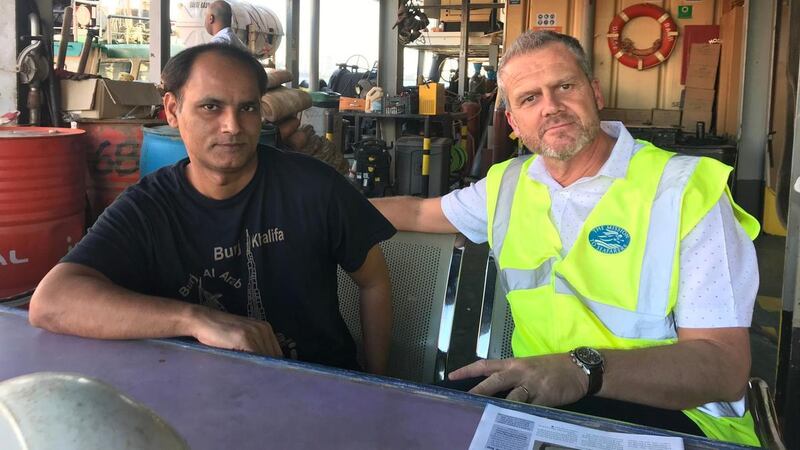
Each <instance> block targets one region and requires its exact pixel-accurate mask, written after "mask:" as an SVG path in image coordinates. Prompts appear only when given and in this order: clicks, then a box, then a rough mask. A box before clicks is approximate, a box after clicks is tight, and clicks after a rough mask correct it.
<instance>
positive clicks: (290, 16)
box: [285, 0, 300, 88]
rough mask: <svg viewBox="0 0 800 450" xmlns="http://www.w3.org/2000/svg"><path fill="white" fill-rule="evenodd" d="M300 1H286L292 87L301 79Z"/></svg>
mask: <svg viewBox="0 0 800 450" xmlns="http://www.w3.org/2000/svg"><path fill="white" fill-rule="evenodd" d="M299 39H300V0H286V44H285V45H286V68H287V69H289V72H291V73H292V87H293V88H297V86H298V78H299V77H300V63H299V61H300V57H299V54H300V45H299V43H298V41H299Z"/></svg>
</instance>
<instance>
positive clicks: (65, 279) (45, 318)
mask: <svg viewBox="0 0 800 450" xmlns="http://www.w3.org/2000/svg"><path fill="white" fill-rule="evenodd" d="M69 266H74V265H63V264H62V265H59V266H57V267H56V268H54V269H53V271H52V272H51V273H50V274H48V275H47V277H45V279H44V280H42V282H41V283H40V285H39V287H38V288H37V289H36V292H35V293H34V295H33V298H32V300H31V306H30V315H29V318H30V321H31V324H33V325H34V326H37V327H41V328H44V329H47V330H49V331H53V332H56V333H66V334H74V335H78V336H84V337H92V338H100V339H135V338H156V337H172V336H184V335H191V334H192V333H191V326H190V322H191V318H192V316H193V308H197V307H196V306H194V305H191V304H189V303H184V302H180V301H177V300H170V299H163V298H159V297H152V296H147V295H142V294H138V293H135V292H132V291H130V290H127V289H125V288H122V287H119V286H116V285H114V284H113V283H111V282H110V281H107V280H104V279H101V278H97V277H95V276H92V275H87V274H85V273H75V271H74V270H70V269H74V268H75V267H69Z"/></svg>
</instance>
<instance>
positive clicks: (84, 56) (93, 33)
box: [77, 28, 152, 73]
mask: <svg viewBox="0 0 800 450" xmlns="http://www.w3.org/2000/svg"><path fill="white" fill-rule="evenodd" d="M97 33H98V31H97V30H95V29H93V28H90V29H88V30H86V40H85V41H83V49H82V50H81V59H80V61H79V62H78V70H77V72H78V73H85V72H86V62H87V61H88V60H89V53H90V52H91V51H92V43H93V42H94V38H96V37H97ZM151 72H152V70H151Z"/></svg>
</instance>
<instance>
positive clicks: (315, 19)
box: [308, 0, 319, 91]
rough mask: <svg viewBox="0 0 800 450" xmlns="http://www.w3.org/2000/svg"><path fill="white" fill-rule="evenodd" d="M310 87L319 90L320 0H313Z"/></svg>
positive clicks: (312, 89)
mask: <svg viewBox="0 0 800 450" xmlns="http://www.w3.org/2000/svg"><path fill="white" fill-rule="evenodd" d="M308 78H309V80H308V88H309V89H310V90H311V91H318V90H319V0H312V2H311V67H310V68H309V70H308Z"/></svg>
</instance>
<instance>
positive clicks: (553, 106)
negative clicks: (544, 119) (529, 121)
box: [541, 92, 565, 116]
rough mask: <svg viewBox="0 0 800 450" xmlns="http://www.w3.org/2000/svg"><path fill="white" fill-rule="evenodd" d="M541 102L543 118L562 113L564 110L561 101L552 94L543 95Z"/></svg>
mask: <svg viewBox="0 0 800 450" xmlns="http://www.w3.org/2000/svg"><path fill="white" fill-rule="evenodd" d="M541 102H542V115H543V116H552V115H554V114H558V113H560V112H562V111H564V109H565V107H564V104H563V103H562V102H561V99H559V98H558V96H557V95H555V94H553V93H552V92H546V93H543V94H542V100H541Z"/></svg>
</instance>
